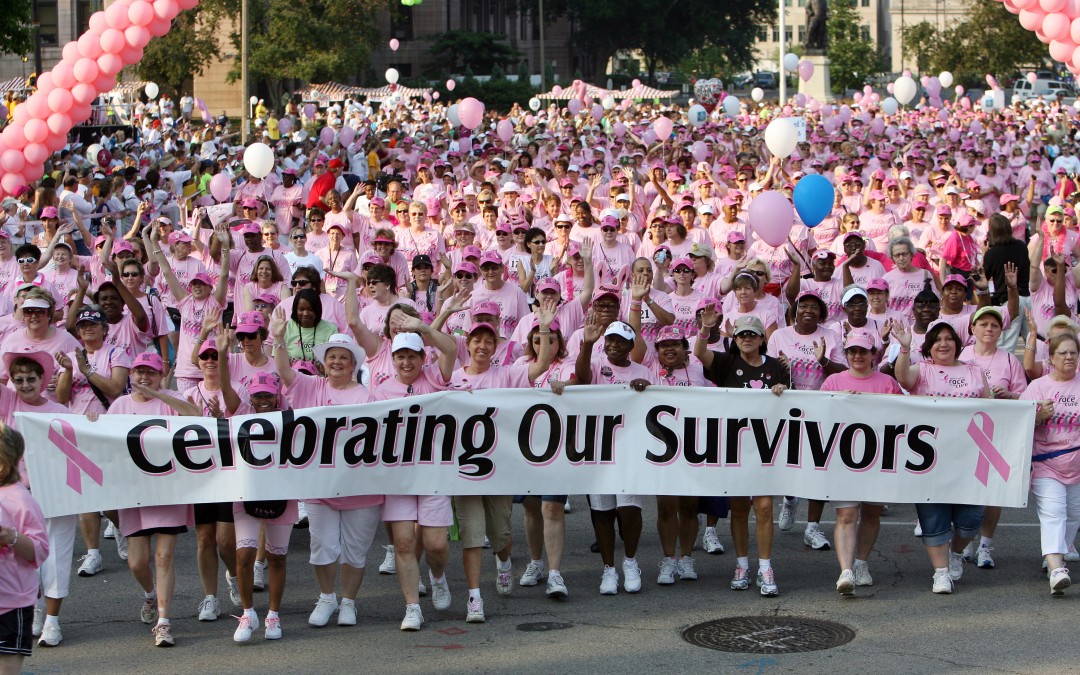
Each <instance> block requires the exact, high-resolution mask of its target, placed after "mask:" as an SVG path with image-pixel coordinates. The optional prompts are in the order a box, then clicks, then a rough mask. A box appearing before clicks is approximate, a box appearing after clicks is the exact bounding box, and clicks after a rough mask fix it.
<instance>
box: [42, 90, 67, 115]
mask: <svg viewBox="0 0 1080 675" xmlns="http://www.w3.org/2000/svg"><path fill="white" fill-rule="evenodd" d="M48 101H49V109H50V110H52V111H53V112H54V113H65V112H67V111H68V110H70V109H71V104H72V103H73V100H72V98H71V92H70V91H68V90H67V89H53V90H52V91H50V92H49V98H48Z"/></svg>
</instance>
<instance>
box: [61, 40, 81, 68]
mask: <svg viewBox="0 0 1080 675" xmlns="http://www.w3.org/2000/svg"><path fill="white" fill-rule="evenodd" d="M60 57H61V59H63V60H64V61H70V62H72V63H75V62H76V61H78V60H79V59H80V58H82V54H80V53H79V43H78V42H75V41H72V42H69V43H67V44H66V45H64V48H63V49H61V50H60Z"/></svg>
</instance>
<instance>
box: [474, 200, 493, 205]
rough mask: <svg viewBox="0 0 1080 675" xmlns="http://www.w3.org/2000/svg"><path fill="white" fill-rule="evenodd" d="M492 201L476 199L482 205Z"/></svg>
mask: <svg viewBox="0 0 1080 675" xmlns="http://www.w3.org/2000/svg"><path fill="white" fill-rule="evenodd" d="M491 201H492V200H490V199H477V200H476V203H477V204H480V205H481V206H483V205H484V204H490V203H491Z"/></svg>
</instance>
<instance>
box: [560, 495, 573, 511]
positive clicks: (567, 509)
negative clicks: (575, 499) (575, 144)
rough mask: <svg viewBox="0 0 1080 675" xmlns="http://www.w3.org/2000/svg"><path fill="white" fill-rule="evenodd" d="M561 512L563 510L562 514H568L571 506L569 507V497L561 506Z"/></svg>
mask: <svg viewBox="0 0 1080 675" xmlns="http://www.w3.org/2000/svg"><path fill="white" fill-rule="evenodd" d="M562 510H563V513H570V510H571V506H570V498H569V497H567V498H566V503H565V504H563V506H562Z"/></svg>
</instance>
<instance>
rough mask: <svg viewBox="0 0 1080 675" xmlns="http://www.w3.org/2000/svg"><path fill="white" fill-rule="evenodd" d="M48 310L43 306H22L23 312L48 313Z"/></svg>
mask: <svg viewBox="0 0 1080 675" xmlns="http://www.w3.org/2000/svg"><path fill="white" fill-rule="evenodd" d="M48 313H49V310H47V309H45V308H44V307H23V314H48Z"/></svg>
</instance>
